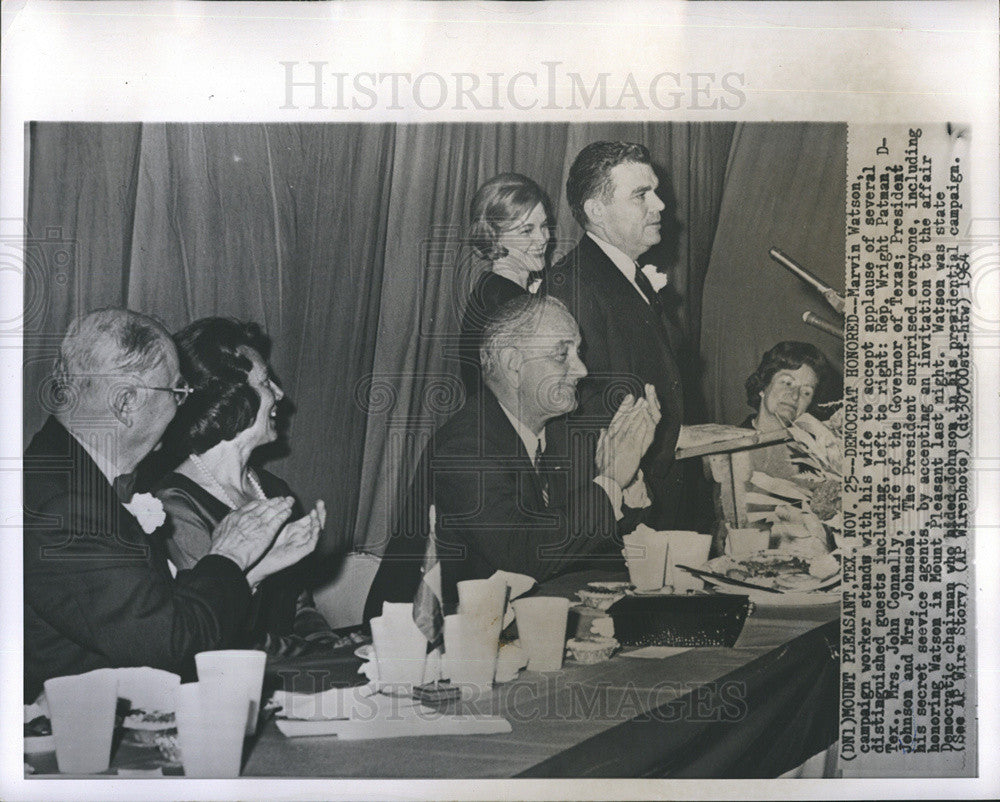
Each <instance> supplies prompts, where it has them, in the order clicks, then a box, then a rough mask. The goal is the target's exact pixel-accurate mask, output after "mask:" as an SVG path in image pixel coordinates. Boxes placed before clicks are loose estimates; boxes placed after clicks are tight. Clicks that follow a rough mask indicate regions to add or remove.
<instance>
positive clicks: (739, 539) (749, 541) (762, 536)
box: [684, 527, 771, 568]
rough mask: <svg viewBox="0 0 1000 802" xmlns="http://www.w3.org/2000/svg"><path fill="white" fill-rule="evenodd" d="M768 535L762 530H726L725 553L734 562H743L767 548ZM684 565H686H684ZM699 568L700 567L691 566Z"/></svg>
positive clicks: (769, 537)
mask: <svg viewBox="0 0 1000 802" xmlns="http://www.w3.org/2000/svg"><path fill="white" fill-rule="evenodd" d="M770 539H771V536H770V534H769V533H768V532H767V531H765V530H762V529H752V528H750V529H729V528H728V527H727V529H726V553H727V554H728V555H729V556H730V557H732V558H733V559H734V560H737V561H738V560H745V559H746V558H747V557H750V556H752V555H754V554H756V553H757V552H758V551H763V550H764V549H766V548H767V545H768V542H769V541H770ZM684 564H685V565H686V563H684ZM691 567H692V568H699V567H700V565H692V566H691Z"/></svg>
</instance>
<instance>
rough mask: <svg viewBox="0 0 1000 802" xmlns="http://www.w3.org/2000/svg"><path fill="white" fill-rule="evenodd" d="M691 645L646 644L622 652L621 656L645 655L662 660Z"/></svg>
mask: <svg viewBox="0 0 1000 802" xmlns="http://www.w3.org/2000/svg"><path fill="white" fill-rule="evenodd" d="M690 648H691V647H690V646H646V647H644V648H642V649H636V650H635V651H634V652H622V653H621V654H620V655H619V657H645V658H649V659H651V660H662V659H663V658H665V657H673V656H674V655H676V654H680V653H681V652H686V651H687V650H688V649H690Z"/></svg>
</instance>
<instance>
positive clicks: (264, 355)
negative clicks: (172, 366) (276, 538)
mask: <svg viewBox="0 0 1000 802" xmlns="http://www.w3.org/2000/svg"><path fill="white" fill-rule="evenodd" d="M174 341H175V342H176V344H177V351H178V353H179V355H180V362H181V372H182V374H183V375H184V378H185V379H186V380H187V382H188V384H189V385H190V386H191V389H192V392H191V394H190V395H189V397H188V398H187V400H186V401H185V403H184V404H183V405H182V406H181V407H180V408H179V409H178V410H177V415H176V416H175V417H174V420H173V421H172V423H171V424H170V427H169V428H168V430H167V432H166V434H165V435H164V438H163V442H164V444H165V445H166V447H167V448H169V449H170V450H171V451H172V452H173V453H174V454H176V455H178V458H179V459H180V460H182V461H181V462H180V464H179V465H178V466H177V468H176V469H175V470H174V471H173V472H171V473H169V474H167V475H166V476H165V477H163V478H162V479H161V480H160V481H159V482H158V483H157V486H156V490H155V492H156V495H157V496H158V497H159V499H160V500H161V501H162V502H163V506H164V509H165V511H166V513H167V523H166V526H165V528H164V531H165V532H166V536H167V541H166V544H167V551H168V553H169V555H170V559H171V561H172V562H173V563H174V564H175V565H176V566H177V568H189V567H190V566H192V565H194V564H195V563H196V562H197V561H198V560H199V559H200V558H201V557H202V556H204V555H205V554H207V553H208V551H209V549H210V547H211V543H212V532H213V531H214V530H215V527H216V524H217V523H218V522H219V521H220V520H221V519H222V518H224V517H225V516H226V515H227V514H228V513H229V511H230V510H233V509H236V508H238V507H241V506H243V505H244V504H246V503H248V502H250V501H253V500H254V499H263V498H272V497H274V496H293V495H294V494H293V493H292V492H291V491H290V490H289V488H288V485H286V484H285V483H284V482H283V481H282V480H281V479H279V478H278V477H276V476H274V475H272V474H270V473H268V472H267V471H265V470H262V469H260V468H257V467H251V465H250V458H251V455H252V454H253V453H254V451H255V450H256V449H257V448H258V447H260V446H262V445H265V444H267V443H270V442H273V441H274V440H276V439H277V437H278V426H277V415H278V402H279V401H281V399H282V398H283V397H284V393H283V392H282V390H281V388H280V387H279V386H278V383H277V381H276V380H275V378H274V375H273V373H272V371H271V368H270V366H269V365H268V361H267V360H268V357H269V355H270V340H269V339H268V338H267V336H266V335H265V334H264V333H263V332H262V331H261V328H260V326H258V325H256V324H255V323H241V322H239V321H236V320H231V319H228V318H221V317H213V318H204V319H202V320H198V321H195V322H194V323H192V324H191V325H190V326H187V327H186V328H184V329H182V330H181V331H179V332H177V334H175V335H174ZM303 514H304V511H303V509H302V507H301V505H300V504H299V503H298V501H296V505H295V508H294V509H293V512H292V516H291V519H290V520H291V521H295V520H297V519H299V518H301V517H302V516H303ZM309 516H311V517H314V518H315V519H317V520H318V521H319V523H320V525H321V526H322V524H323V523H324V521H325V519H326V511H325V508H324V505H323V502H322V501H317V502H316V507H315V508H314V509H313V510H312V511H311V512H310V513H309ZM289 525H292V524H289ZM305 562H306V561H303V562H302V563H299V564H298V565H294V566H292V567H291V568H288V569H285V570H284V571H282V572H280V573H278V574H275V575H273V576H271V577H269V578H268V579H266V580H265V581H264V582H262V583H261V585H260V586H259V588H257V589H256V591H255V594H254V606H253V612H252V614H251V617H250V620H249V621H248V622H247V630H246V643H245V645H246V646H254V647H256V648H262V649H265V650H266V651H268V652H270V653H272V654H281V655H285V656H287V655H290V654H296V653H300V652H302V651H305V650H306V649H308V648H309V646H310V645H311V644H314V643H315V644H321V645H324V646H330V645H335V643H336V641H337V638H336V635H335V634H334V633H333V632H332V631H331V630H330V628H329V626H328V625H327V624H326V621H325V620H323V618H322V616H321V615H320V614H319V612H317V611H316V610H315V608H314V607H312V604H311V596H310V595H309V594H308V592H303V584H304V582H305V581H306V572H307V570H308V566H307V565H305V564H304V563H305Z"/></svg>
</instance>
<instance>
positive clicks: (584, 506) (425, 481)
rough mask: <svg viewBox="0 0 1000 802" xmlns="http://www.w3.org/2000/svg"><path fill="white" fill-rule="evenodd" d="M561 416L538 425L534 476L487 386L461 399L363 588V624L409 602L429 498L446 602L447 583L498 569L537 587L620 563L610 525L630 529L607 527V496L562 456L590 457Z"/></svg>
mask: <svg viewBox="0 0 1000 802" xmlns="http://www.w3.org/2000/svg"><path fill="white" fill-rule="evenodd" d="M580 437H581V433H580V432H575V431H573V430H572V429H571V428H569V427H568V425H567V421H566V419H565V418H560V419H557V420H555V421H550V422H549V424H548V426H546V453H545V459H544V461H543V462H544V465H545V468H544V474H545V479H546V481H547V483H548V492H549V504H548V506H546V504H545V501H544V498H543V496H542V478H541V477H540V475H539V473H538V472H536V471H535V469H534V466H533V465H532V460H531V458H529V456H528V453H527V451H526V450H525V447H524V443H523V442H522V441H521V439H520V437H518V435H517V432H516V431H515V430H514V427H513V426H512V425H511V423H510V421H509V419H508V418H507V416H506V415H505V414H504V412H503V410H502V409H501V407H500V404H499V403H498V402H497V400H496V397H495V396H494V395H493V393H492V392H490V391H489V390H488V389H485V390H484V391H483V393H482V394H481V395H479V396H475V397H473V398H471V399H470V400H469V402H467V403H466V405H465V407H463V408H462V409H461V410H460V411H459V412H458V413H457V414H456V415H455V416H454V417H452V418H451V419H450V420H449V421H448V422H447V423H446V424H445V425H444V426H442V427H441V429H440V430H439V431H438V432H437V434H436V435H435V436H434V438H433V439H432V440H431V442H430V443H429V444H428V447H427V449H426V451H425V452H424V455H423V457H422V458H421V461H420V464H419V466H418V469H417V473H416V475H415V477H414V480H413V482H412V484H411V485H410V488H409V492H408V493H407V495H406V497H405V500H404V501H403V504H402V505H401V509H400V514H399V515H398V516H397V520H396V523H395V526H394V531H393V535H392V538H391V539H390V541H389V544H388V547H387V549H386V552H385V555H384V556H383V560H382V565H381V566H380V567H379V571H378V574H377V575H376V577H375V581H374V582H373V583H372V588H371V591H370V592H369V596H368V604H367V606H366V610H365V620H366V621H367V620H369V619H370V618H372V617H373V616H377V615H380V614H381V610H382V602H383V601H399V602H409V601H412V600H413V595H414V593H415V592H416V589H417V585H418V583H419V580H420V570H419V569H420V566H421V563H422V560H423V555H424V550H425V548H426V545H427V530H428V524H427V510H428V506H429V503H430V500H431V499H433V502H434V504H435V506H436V512H437V539H436V542H437V553H438V558H439V559H440V561H441V568H442V590H443V593H444V601H445V604H446V605H448V604H452V603H454V602H455V601H456V599H457V595H456V589H455V585H456V583H458V582H460V581H462V580H464V579H482V578H487V577H490V576H492V575H493V573H494V572H495V571H497V570H498V569H500V570H504V571H513V572H516V573H521V574H527V575H529V576H532V577H534V578H535V579H536V580H538V581H539V582H542V581H545V580H546V579H549V578H551V577H553V576H557V575H559V574H563V573H566V572H568V571H573V570H578V569H580V568H584V567H586V566H588V565H598V566H600V565H603V566H609V567H610V566H614V567H618V568H620V567H621V566H622V559H621V554H620V552H621V539H620V537H619V534H618V532H619V528H620V527H624V528H626V531H630V530H628V529H627V527H628V526H629V525H630V524H632V525H634V520H635V516H634V514H632V513H631V511H628V514H626V516H625V518H624V519H623V521H622V522H621V524H617V523H616V521H615V516H614V510H613V508H612V506H611V503H610V502H609V500H608V497H607V494H606V493H605V492H604V490H602V489H601V488H600V487H599V486H598V485H597V484H595V483H594V482H593V477H594V468H593V462H591V463H590V464H589V465H588V464H585V463H583V462H581V461H580V460H579V459H572V458H571V455H578V454H581V453H587V454H589V453H591V452H592V449H591V448H589V447H587V446H586V445H584V444H582V443H581V442H580Z"/></svg>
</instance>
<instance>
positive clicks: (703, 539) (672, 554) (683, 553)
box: [663, 532, 712, 593]
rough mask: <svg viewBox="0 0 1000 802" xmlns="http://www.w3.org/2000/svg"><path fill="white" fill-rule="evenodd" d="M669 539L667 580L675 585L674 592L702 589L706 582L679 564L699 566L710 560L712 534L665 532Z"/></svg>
mask: <svg viewBox="0 0 1000 802" xmlns="http://www.w3.org/2000/svg"><path fill="white" fill-rule="evenodd" d="M663 534H665V535H667V537H668V540H669V543H670V545H669V548H668V549H667V581H668V583H669V584H671V585H673V586H674V593H686V592H687V591H689V590H702V589H703V588H704V587H705V583H704V582H703V581H702V580H700V579H698V577H696V576H693V575H692V574H689V573H688V572H687V571H684V570H683V569H679V568H677V566H678V565H687V566H689V567H691V568H698V567H699V566H702V565H704V564H705V563H706V562H707V561H708V550H709V549H710V548H711V547H712V536H711V535H699V534H698V533H697V532H665V533H663Z"/></svg>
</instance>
